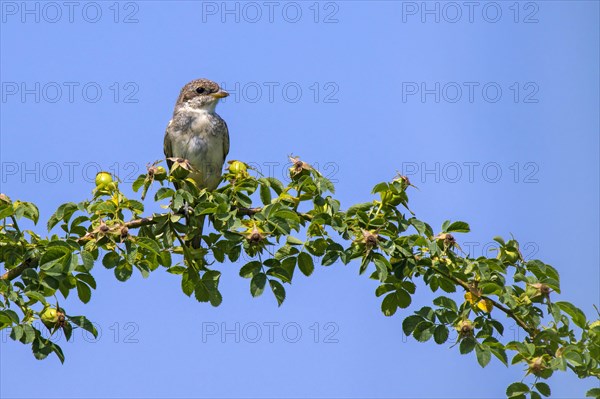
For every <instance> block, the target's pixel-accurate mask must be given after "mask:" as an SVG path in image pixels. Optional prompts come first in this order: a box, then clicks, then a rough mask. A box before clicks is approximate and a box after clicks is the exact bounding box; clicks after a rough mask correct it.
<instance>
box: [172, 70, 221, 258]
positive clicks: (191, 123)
mask: <svg viewBox="0 0 600 399" xmlns="http://www.w3.org/2000/svg"><path fill="white" fill-rule="evenodd" d="M228 95H229V93H227V91H225V90H223V89H222V88H221V87H220V86H219V85H218V84H217V83H215V82H213V81H211V80H208V79H195V80H192V81H191V82H189V83H187V84H186V85H185V86H183V88H182V89H181V92H180V93H179V97H178V98H177V102H176V103H175V109H174V111H173V117H172V118H171V120H170V121H169V124H168V125H167V129H166V132H165V139H164V153H165V157H166V158H167V165H168V166H169V169H171V168H172V166H173V164H174V162H175V161H176V160H187V161H188V162H189V163H190V165H191V166H192V168H193V169H192V171H191V172H190V174H189V176H188V177H190V178H191V179H192V180H193V181H194V182H195V183H196V185H197V186H198V188H200V189H206V190H208V191H212V190H214V189H216V188H217V186H218V185H219V182H220V181H221V174H222V172H223V165H224V163H225V158H226V157H227V154H228V153H229V129H228V128H227V123H225V121H224V120H223V118H221V117H220V116H219V115H218V114H217V113H216V112H215V108H216V106H217V103H218V102H219V100H221V99H222V98H225V97H227V96H228ZM176 188H178V187H177V186H176ZM186 219H187V224H188V226H190V225H191V220H190V218H189V217H188V214H187V212H186ZM198 223H199V234H198V235H197V236H195V237H194V238H193V239H192V241H191V245H192V247H193V248H200V243H201V239H202V228H203V226H204V215H203V216H201V217H200V219H199V222H198Z"/></svg>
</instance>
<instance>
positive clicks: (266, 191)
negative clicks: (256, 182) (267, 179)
mask: <svg viewBox="0 0 600 399" xmlns="http://www.w3.org/2000/svg"><path fill="white" fill-rule="evenodd" d="M260 200H261V201H262V203H263V204H264V205H269V204H270V203H271V189H270V188H269V186H268V185H266V184H261V185H260Z"/></svg>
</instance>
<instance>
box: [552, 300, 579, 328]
mask: <svg viewBox="0 0 600 399" xmlns="http://www.w3.org/2000/svg"><path fill="white" fill-rule="evenodd" d="M554 304H555V305H556V306H558V307H559V308H560V309H561V310H562V311H563V312H565V313H567V314H568V315H569V316H571V318H572V319H573V323H575V324H576V325H577V327H580V328H585V324H586V319H585V314H584V313H583V312H582V311H581V309H579V308H578V307H576V306H575V305H573V304H571V303H569V302H555V303H554Z"/></svg>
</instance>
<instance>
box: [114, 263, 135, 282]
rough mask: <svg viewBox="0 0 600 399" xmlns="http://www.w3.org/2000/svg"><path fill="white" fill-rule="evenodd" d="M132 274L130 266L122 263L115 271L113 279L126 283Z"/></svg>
mask: <svg viewBox="0 0 600 399" xmlns="http://www.w3.org/2000/svg"><path fill="white" fill-rule="evenodd" d="M132 273H133V268H132V266H131V264H129V263H126V262H123V263H121V264H120V265H119V266H117V268H116V269H115V277H116V278H117V280H119V281H127V280H129V277H131V274H132Z"/></svg>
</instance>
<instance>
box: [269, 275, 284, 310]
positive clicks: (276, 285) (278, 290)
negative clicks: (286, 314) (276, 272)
mask: <svg viewBox="0 0 600 399" xmlns="http://www.w3.org/2000/svg"><path fill="white" fill-rule="evenodd" d="M269 285H270V286H271V291H273V294H275V298H276V299H277V305H278V306H281V304H282V303H283V301H284V300H285V288H283V285H281V283H280V282H279V281H277V280H269Z"/></svg>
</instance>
